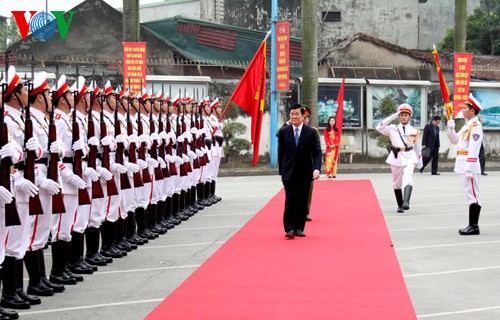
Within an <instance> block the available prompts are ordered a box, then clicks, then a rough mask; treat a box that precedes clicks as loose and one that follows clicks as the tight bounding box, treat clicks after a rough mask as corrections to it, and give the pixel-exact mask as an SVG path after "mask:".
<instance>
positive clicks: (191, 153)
mask: <svg viewBox="0 0 500 320" xmlns="http://www.w3.org/2000/svg"><path fill="white" fill-rule="evenodd" d="M188 157H189V158H191V159H192V160H194V159H196V158H197V157H198V155H197V154H196V153H194V152H193V151H191V150H189V151H188Z"/></svg>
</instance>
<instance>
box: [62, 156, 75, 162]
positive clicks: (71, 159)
mask: <svg viewBox="0 0 500 320" xmlns="http://www.w3.org/2000/svg"><path fill="white" fill-rule="evenodd" d="M62 162H63V163H71V164H72V163H73V157H64V158H62Z"/></svg>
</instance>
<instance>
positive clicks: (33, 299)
mask: <svg viewBox="0 0 500 320" xmlns="http://www.w3.org/2000/svg"><path fill="white" fill-rule="evenodd" d="M16 293H17V296H18V297H19V298H21V299H23V300H24V301H26V302H27V303H29V304H30V305H35V304H40V303H42V300H41V299H40V298H39V297H37V296H32V295H30V294H27V293H26V292H24V290H23V289H22V288H19V289H16Z"/></svg>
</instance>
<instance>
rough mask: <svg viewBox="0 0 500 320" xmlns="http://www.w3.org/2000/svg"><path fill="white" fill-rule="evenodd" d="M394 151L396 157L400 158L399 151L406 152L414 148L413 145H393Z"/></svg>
mask: <svg viewBox="0 0 500 320" xmlns="http://www.w3.org/2000/svg"><path fill="white" fill-rule="evenodd" d="M391 150H392V152H394V158H396V159H397V158H398V153H399V152H406V151H410V150H413V147H401V148H396V147H391Z"/></svg>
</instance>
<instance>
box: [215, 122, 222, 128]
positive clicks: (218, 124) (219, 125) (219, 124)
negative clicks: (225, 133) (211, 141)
mask: <svg viewBox="0 0 500 320" xmlns="http://www.w3.org/2000/svg"><path fill="white" fill-rule="evenodd" d="M216 127H217V129H219V130H222V123H220V122H219V123H217V125H216Z"/></svg>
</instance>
